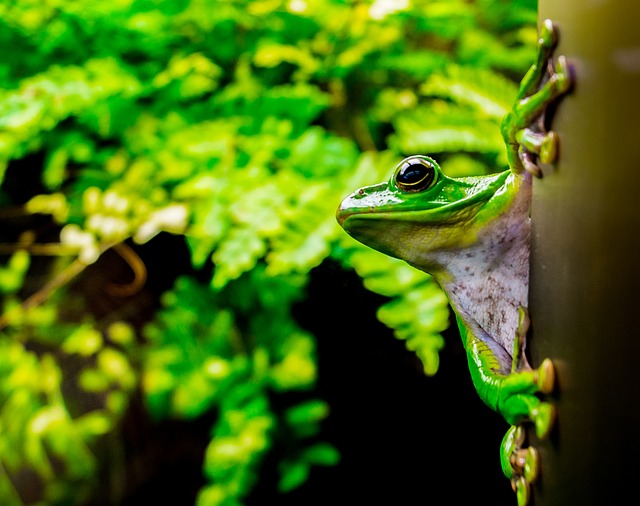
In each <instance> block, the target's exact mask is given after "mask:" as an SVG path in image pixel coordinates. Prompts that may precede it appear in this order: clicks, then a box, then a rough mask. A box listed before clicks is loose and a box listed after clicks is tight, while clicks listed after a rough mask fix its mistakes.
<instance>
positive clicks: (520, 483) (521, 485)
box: [511, 476, 531, 506]
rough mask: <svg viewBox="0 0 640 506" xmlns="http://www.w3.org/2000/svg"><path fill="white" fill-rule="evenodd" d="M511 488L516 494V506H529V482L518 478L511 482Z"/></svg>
mask: <svg viewBox="0 0 640 506" xmlns="http://www.w3.org/2000/svg"><path fill="white" fill-rule="evenodd" d="M511 487H512V488H513V491H514V492H515V493H516V498H517V500H518V506H526V505H527V504H529V497H530V496H531V487H530V486H529V482H528V481H527V480H526V479H525V478H524V476H519V477H518V478H516V479H513V480H511Z"/></svg>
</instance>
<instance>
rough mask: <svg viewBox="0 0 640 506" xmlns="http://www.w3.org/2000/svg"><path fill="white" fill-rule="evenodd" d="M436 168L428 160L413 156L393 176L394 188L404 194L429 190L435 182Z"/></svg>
mask: <svg viewBox="0 0 640 506" xmlns="http://www.w3.org/2000/svg"><path fill="white" fill-rule="evenodd" d="M436 175H437V174H436V168H435V166H434V164H433V162H431V161H430V160H428V159H427V158H423V157H421V156H420V157H418V156H414V157H411V158H407V159H406V160H405V161H403V162H402V163H401V164H400V166H399V167H398V170H397V171H396V174H395V181H396V186H397V187H398V188H400V189H401V190H402V191H405V192H418V191H421V190H425V189H426V188H429V187H430V186H431V185H432V184H433V183H434V182H435V180H436Z"/></svg>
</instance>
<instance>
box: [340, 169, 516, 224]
mask: <svg viewBox="0 0 640 506" xmlns="http://www.w3.org/2000/svg"><path fill="white" fill-rule="evenodd" d="M509 176H510V172H509V171H505V172H504V173H500V174H499V175H498V177H496V178H495V179H493V180H491V181H489V183H488V184H487V185H486V186H484V187H482V188H479V189H478V190H477V191H475V192H473V193H470V194H469V195H468V196H467V197H465V198H463V199H460V200H456V201H455V202H447V203H442V204H441V205H436V206H434V207H431V208H428V209H421V210H415V209H407V208H402V207H401V206H394V205H393V204H390V205H389V206H380V205H367V199H366V198H365V199H359V200H357V203H358V204H359V205H358V206H352V207H344V208H343V205H345V204H347V205H351V204H353V203H354V202H356V200H355V199H353V196H350V197H347V198H346V199H345V200H344V201H343V203H342V205H341V206H340V208H339V209H338V212H337V215H336V217H337V219H338V222H339V223H340V225H341V226H342V227H343V228H344V227H345V225H346V224H347V222H348V221H353V220H373V221H377V220H382V221H384V220H389V221H419V222H421V223H437V224H440V225H444V224H455V223H458V222H463V221H467V220H469V219H470V218H472V217H473V216H475V215H476V214H477V212H478V210H479V208H481V207H482V206H484V205H485V204H486V203H487V202H488V201H489V200H491V199H492V198H494V197H496V196H499V195H500V194H502V193H503V192H504V191H505V190H506V185H507V184H508V179H509ZM376 204H377V203H376ZM384 207H387V209H386V210H385V209H384Z"/></svg>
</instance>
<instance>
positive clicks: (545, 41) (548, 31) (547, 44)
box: [538, 19, 558, 51]
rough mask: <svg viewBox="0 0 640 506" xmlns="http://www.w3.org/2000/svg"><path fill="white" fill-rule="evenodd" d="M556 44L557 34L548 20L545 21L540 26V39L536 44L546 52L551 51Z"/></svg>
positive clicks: (551, 22)
mask: <svg viewBox="0 0 640 506" xmlns="http://www.w3.org/2000/svg"><path fill="white" fill-rule="evenodd" d="M557 42H558V32H557V31H556V27H555V25H554V24H553V21H551V20H550V19H545V20H544V21H543V22H542V26H540V38H539V39H538V44H539V45H540V46H542V47H544V48H545V49H546V50H548V51H551V50H552V49H553V48H554V47H555V45H556V43H557Z"/></svg>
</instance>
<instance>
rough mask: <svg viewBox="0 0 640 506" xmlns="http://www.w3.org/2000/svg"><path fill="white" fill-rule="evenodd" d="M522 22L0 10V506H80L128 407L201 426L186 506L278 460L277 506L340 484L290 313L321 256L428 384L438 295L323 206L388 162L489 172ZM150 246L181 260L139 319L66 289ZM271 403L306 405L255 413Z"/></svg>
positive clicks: (262, 10)
mask: <svg viewBox="0 0 640 506" xmlns="http://www.w3.org/2000/svg"><path fill="white" fill-rule="evenodd" d="M535 7H536V5H535V2H534V1H532V0H512V1H506V0H474V1H469V0H413V1H412V2H409V1H398V2H390V1H385V0H368V1H363V2H356V1H346V0H254V1H249V0H180V1H161V0H112V1H110V2H93V1H89V0H56V1H49V0H47V1H44V2H43V1H40V0H24V1H21V2H5V3H3V4H2V5H0V47H2V48H3V49H5V51H4V52H3V54H5V56H4V57H3V64H2V65H1V66H0V181H3V182H2V185H1V186H0V219H1V220H3V222H4V223H6V224H7V227H4V226H3V231H2V232H0V237H1V241H0V254H2V256H1V257H0V260H1V261H2V262H1V264H0V293H2V295H3V303H2V315H1V316H0V368H2V370H3V372H2V375H1V376H0V378H2V379H0V449H1V450H2V451H0V466H2V468H0V502H2V503H3V504H5V503H6V504H17V505H20V504H22V503H23V502H24V490H21V489H20V480H19V478H20V476H22V475H23V474H24V473H25V472H29V473H35V475H36V476H37V479H38V483H42V486H41V487H40V489H41V490H39V491H38V500H40V501H41V502H42V503H43V504H82V503H86V502H88V501H89V502H90V500H91V494H92V493H95V490H96V480H97V476H98V475H99V470H100V468H101V466H102V465H103V464H102V463H101V458H100V455H99V451H98V449H97V448H98V447H97V445H96V441H97V440H98V439H99V437H100V436H102V435H104V434H109V433H110V434H113V433H116V432H117V430H118V424H119V422H120V420H121V418H122V416H123V415H124V413H125V412H126V409H127V406H128V405H129V403H130V402H133V400H132V399H133V397H132V396H133V393H134V392H135V391H136V389H139V390H140V391H141V392H142V395H143V398H144V402H145V406H146V409H148V412H149V413H150V414H151V415H152V417H153V418H154V419H155V420H159V419H163V418H178V419H194V418H198V417H202V416H204V415H206V414H215V422H213V425H212V427H211V441H210V443H209V446H208V448H207V449H206V452H205V458H204V462H203V466H202V468H203V474H204V476H205V478H206V480H207V483H208V484H207V485H206V486H205V487H204V488H203V489H202V490H201V491H200V493H199V495H198V504H199V505H200V506H209V505H239V504H243V501H244V499H245V498H246V497H247V495H248V494H249V493H250V492H251V490H252V488H253V486H254V485H255V483H256V480H257V479H258V478H257V477H258V475H259V470H260V466H261V465H262V464H263V462H264V460H265V458H266V456H267V455H268V454H269V452H270V451H271V449H272V448H273V447H274V446H275V445H276V444H280V443H281V442H282V441H285V444H284V446H286V447H287V448H289V449H290V452H289V453H288V454H287V455H285V456H284V457H283V459H282V462H281V463H280V467H279V468H280V471H281V481H280V485H279V487H280V490H282V491H283V492H285V491H289V490H292V489H293V488H295V487H298V486H300V485H302V484H303V483H304V482H305V480H306V479H307V477H308V475H309V472H310V470H311V469H312V467H313V466H316V465H334V464H336V463H337V462H338V461H339V453H338V451H337V450H336V449H335V448H333V447H332V446H331V445H330V444H328V443H326V442H324V441H322V433H321V422H322V420H323V419H324V418H325V417H326V416H327V415H328V412H329V407H328V406H327V404H326V403H325V402H324V401H322V400H318V399H316V398H315V396H314V394H313V388H314V386H315V381H316V378H317V375H318V374H322V372H321V371H320V372H319V371H317V361H316V356H315V348H316V347H315V339H316V337H319V338H321V336H313V335H311V334H310V333H309V332H307V331H306V330H304V329H302V328H300V326H299V325H298V323H297V322H296V321H295V319H294V317H293V307H294V305H295V304H297V303H300V302H301V301H304V300H305V297H306V293H305V288H306V286H307V283H308V281H309V275H310V272H311V271H312V269H314V268H315V267H317V266H318V265H320V264H321V263H322V262H323V261H326V260H327V259H333V260H334V261H337V262H339V263H340V265H341V266H342V267H343V268H344V269H354V270H355V271H356V272H357V274H358V275H359V276H360V277H361V278H362V279H363V282H364V285H365V287H366V288H367V289H369V290H371V291H374V292H376V293H379V294H382V295H384V296H386V297H387V298H388V302H386V303H385V304H384V305H382V306H381V307H380V309H379V311H378V317H379V319H380V320H381V321H382V322H384V323H385V324H386V325H387V326H388V327H390V328H391V329H393V331H394V333H395V335H396V337H397V338H398V339H401V340H403V341H404V342H405V344H406V346H407V348H408V349H409V350H411V351H413V352H415V353H416V354H417V356H418V358H419V359H420V360H421V361H422V364H423V366H424V370H425V373H427V374H434V373H435V372H436V371H437V369H438V351H439V350H440V349H441V348H442V346H443V345H444V343H443V339H442V336H441V334H440V333H441V332H442V331H443V330H444V329H445V328H446V327H447V325H448V319H449V318H448V309H447V302H446V300H445V298H444V296H443V294H442V292H441V291H440V289H439V288H438V287H437V286H436V285H435V283H434V282H433V280H432V279H431V278H430V277H428V276H426V275H425V274H423V273H419V272H417V271H415V270H413V269H412V268H410V267H408V266H406V265H404V264H402V263H401V262H399V261H396V260H393V259H389V258H386V257H383V256H382V255H380V254H378V253H376V252H373V251H371V250H369V249H367V248H365V247H363V246H362V245H359V244H356V243H355V242H354V241H352V240H351V239H349V238H348V237H347V236H346V235H345V234H344V233H343V232H342V230H341V229H340V228H339V226H338V225H337V223H336V222H335V218H334V215H335V209H336V207H337V206H338V204H339V202H340V200H341V199H342V198H343V197H344V196H345V195H347V194H348V193H350V192H352V191H354V190H355V189H357V188H358V187H361V186H363V185H367V184H372V183H375V182H379V181H381V180H384V179H385V178H387V177H388V176H389V173H390V172H391V170H392V168H393V166H394V165H395V164H396V163H397V162H398V161H399V160H400V159H401V158H402V157H403V156H406V155H409V154H414V153H418V152H419V153H427V154H430V155H434V156H435V157H436V158H437V159H438V160H439V162H441V165H442V166H443V168H444V170H445V171H447V172H448V173H449V174H452V175H463V174H482V173H488V172H491V171H495V170H499V169H502V168H503V167H504V166H505V164H506V158H505V153H504V148H503V145H502V140H501V139H500V136H499V128H498V127H499V122H500V120H501V117H502V115H503V114H504V113H505V112H506V110H507V109H508V107H509V106H510V103H511V101H512V100H513V98H514V97H515V92H516V87H515V84H514V82H515V81H517V80H518V79H519V77H520V76H521V75H522V74H523V73H524V71H525V70H526V67H527V66H528V65H529V63H530V62H531V60H532V58H533V51H534V49H533V48H534V45H535V41H536V28H535V24H536V11H535ZM168 234H171V235H173V236H175V238H176V240H177V241H181V242H183V243H184V245H185V247H186V248H187V249H188V253H189V260H188V262H186V263H185V264H184V265H180V266H179V268H178V269H177V270H178V271H179V273H180V274H179V275H178V276H176V277H175V278H174V279H171V280H169V285H170V286H171V287H172V288H170V289H169V290H168V291H166V292H165V293H163V294H161V303H160V304H158V307H156V308H154V311H153V313H152V314H151V315H148V316H141V315H138V314H137V313H136V308H137V307H138V306H136V303H135V297H130V298H124V299H121V300H119V302H118V304H117V305H116V306H117V307H114V306H110V309H104V308H102V309H97V308H96V305H95V304H91V303H90V302H91V300H89V299H90V297H88V296H87V294H86V293H84V294H83V292H82V290H83V288H82V287H83V286H84V285H83V284H82V283H75V282H74V281H75V280H77V279H79V278H83V277H88V276H89V275H90V272H94V273H95V272H97V271H99V270H100V269H101V265H104V263H103V262H102V259H103V257H105V256H106V255H107V254H110V253H108V252H109V250H111V249H112V248H114V247H116V248H114V249H117V246H118V245H121V244H126V245H128V246H127V248H128V249H130V250H131V253H129V254H127V258H128V260H127V261H128V262H130V265H131V267H132V269H133V270H134V271H136V272H138V276H141V274H140V267H135V266H136V265H138V264H139V263H140V262H139V259H138V261H136V258H137V257H136V255H137V253H136V252H140V251H142V248H143V247H144V249H145V250H146V251H149V250H153V251H154V254H155V255H157V256H159V257H162V256H163V255H164V254H165V252H164V251H162V250H161V249H160V248H161V247H159V248H156V245H157V244H163V242H161V241H158V236H159V235H162V236H166V235H168ZM154 248H156V249H154ZM118 251H120V250H118ZM123 258H125V256H123ZM125 259H126V258H125ZM94 275H95V274H94ZM107 288H108V287H107ZM107 288H105V290H107ZM336 289H338V288H336ZM318 311H323V308H318ZM328 316H330V315H328ZM287 392H289V393H291V392H296V395H299V396H301V397H300V399H301V400H299V401H298V403H297V404H296V403H294V404H291V405H288V406H286V407H285V408H282V403H274V402H273V399H274V398H276V397H278V396H284V394H285V393H287ZM54 464H55V465H54Z"/></svg>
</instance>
